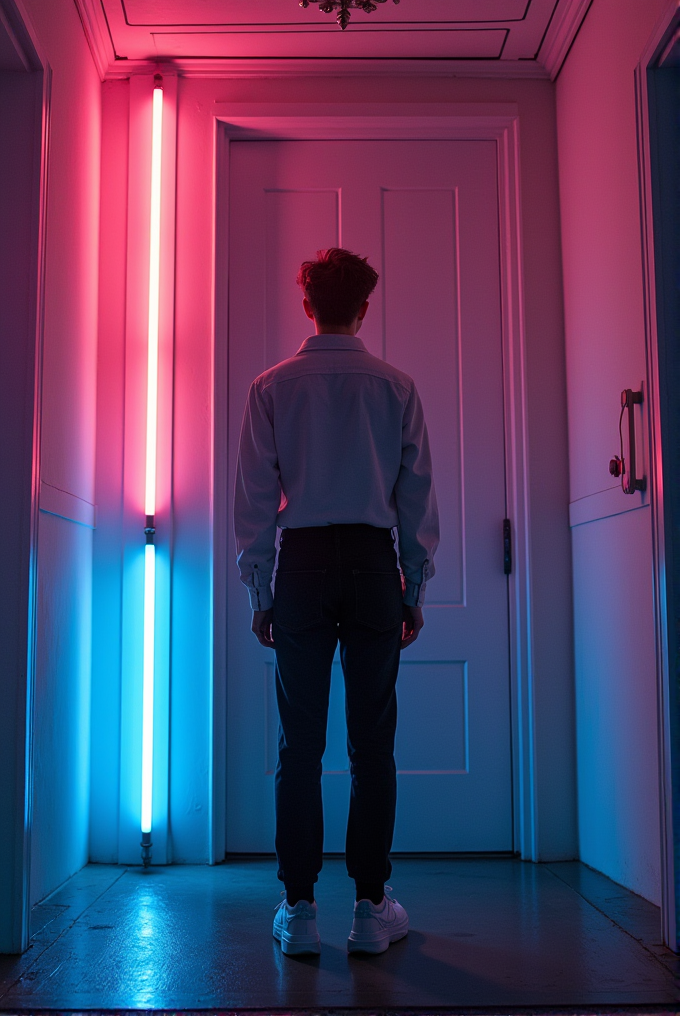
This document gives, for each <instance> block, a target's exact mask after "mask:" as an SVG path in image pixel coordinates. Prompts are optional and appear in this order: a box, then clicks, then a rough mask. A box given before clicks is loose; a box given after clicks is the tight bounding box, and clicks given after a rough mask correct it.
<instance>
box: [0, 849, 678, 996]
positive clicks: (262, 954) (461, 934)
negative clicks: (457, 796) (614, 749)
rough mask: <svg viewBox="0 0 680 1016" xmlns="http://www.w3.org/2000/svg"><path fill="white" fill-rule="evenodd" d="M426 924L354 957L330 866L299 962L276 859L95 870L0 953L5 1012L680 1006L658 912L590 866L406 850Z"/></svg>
mask: <svg viewBox="0 0 680 1016" xmlns="http://www.w3.org/2000/svg"><path fill="white" fill-rule="evenodd" d="M393 866H394V871H393V874H392V877H391V879H390V885H392V886H393V890H394V891H393V895H394V896H395V897H396V899H398V900H399V902H400V903H402V904H403V905H404V906H405V907H406V909H407V910H408V913H409V916H410V922H411V930H410V932H409V934H408V936H407V937H406V938H405V939H403V940H402V941H400V942H397V943H395V944H394V945H392V946H391V947H390V949H389V950H388V951H387V952H386V953H384V954H382V955H380V956H373V957H371V956H351V957H350V956H349V955H348V953H347V951H346V939H347V934H348V932H349V929H350V927H351V921H352V901H353V898H354V894H353V883H351V882H350V880H349V879H348V877H347V873H346V869H345V865H344V860H343V859H342V858H338V857H332V858H331V857H328V858H326V859H325V862H324V869H323V871H322V873H321V876H320V880H319V882H318V883H317V887H316V888H317V902H318V905H319V918H318V924H319V931H320V934H321V942H322V948H321V956H320V957H299V958H297V959H295V958H290V957H287V956H284V955H283V954H282V953H281V949H280V946H279V944H278V943H277V942H276V941H275V939H274V938H273V937H272V933H271V932H272V921H273V918H274V909H275V907H276V906H277V904H278V902H279V901H280V899H281V898H282V897H281V896H280V895H279V891H280V889H282V888H283V887H282V885H281V883H279V882H278V881H277V878H276V862H275V859H274V858H273V857H271V858H270V857H265V858H247V859H244V858H238V859H231V860H228V861H227V862H225V863H224V864H221V865H218V866H216V867H212V868H211V867H207V866H184V865H178V866H176V867H167V868H151V869H148V870H146V871H145V870H144V869H142V868H141V867H140V868H135V867H130V868H125V867H117V866H114V865H94V864H91V865H87V866H86V867H85V868H83V869H82V871H80V872H78V873H77V874H76V875H74V876H73V878H71V879H69V881H68V882H67V883H65V884H64V885H63V886H62V887H61V888H60V889H58V890H57V891H56V892H55V893H53V894H52V895H51V896H50V897H49V898H48V899H47V900H46V901H45V902H43V903H42V904H40V905H38V906H36V907H35V908H34V911H33V924H32V940H31V945H30V948H29V949H28V950H27V952H25V953H24V954H23V955H22V956H0V1010H4V1011H7V1010H12V1009H14V1010H18V1009H24V1010H33V1011H35V1010H36V1009H66V1010H69V1009H70V1010H83V1009H181V1008H184V1009H192V1008H194V1009H201V1008H203V1009H205V1008H215V1009H230V1008H231V1009H236V1008H244V1009H246V1008H252V1009H258V1008H259V1009H269V1008H281V1007H290V1008H295V1007H298V1008H303V1007H305V1008H316V1009H321V1008H331V1009H333V1008H334V1009H340V1008H343V1007H349V1008H351V1007H357V1008H370V1007H380V1008H387V1009H395V1008H403V1007H423V1008H434V1007H451V1008H458V1009H461V1008H465V1007H481V1006H488V1007H494V1006H500V1007H506V1006H507V1007H513V1006H514V1007H522V1006H534V1007H537V1006H546V1007H549V1006H553V1007H559V1006H594V1007H595V1006H603V1005H624V1006H625V1005H629V1006H630V1005H645V1004H646V1005H667V1006H668V1007H669V1008H675V1003H676V1002H678V1001H680V988H679V983H678V979H677V975H678V972H680V957H676V956H675V955H674V954H673V953H671V952H670V951H668V950H667V949H665V948H663V947H662V946H661V945H660V944H659V942H660V934H659V912H658V909H657V908H656V907H654V906H653V905H652V904H650V903H648V902H646V901H645V900H642V899H641V898H640V897H638V896H635V895H634V894H632V893H630V892H628V891H627V890H625V889H622V888H621V887H620V886H617V885H615V884H614V883H613V882H610V881H609V880H608V879H606V878H604V876H602V875H598V874H597V873H595V872H593V871H591V870H590V869H588V868H586V867H585V866H583V865H581V864H579V863H577V862H565V863H559V864H540V865H534V864H529V863H523V862H521V861H518V860H515V859H511V858H453V859H452V858H445V859H438V858H436V857H429V858H427V859H423V858H409V857H398V856H397V857H393Z"/></svg>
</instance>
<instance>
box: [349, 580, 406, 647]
mask: <svg viewBox="0 0 680 1016" xmlns="http://www.w3.org/2000/svg"><path fill="white" fill-rule="evenodd" d="M353 575H354V592H355V596H356V619H357V621H359V623H360V624H365V625H368V627H369V628H375V629H376V630H377V631H388V630H389V629H390V628H394V627H396V625H398V624H400V623H401V620H402V615H403V607H402V603H403V596H402V589H401V575H400V573H399V571H398V570H396V569H395V570H393V571H362V570H359V569H356V568H355V569H353Z"/></svg>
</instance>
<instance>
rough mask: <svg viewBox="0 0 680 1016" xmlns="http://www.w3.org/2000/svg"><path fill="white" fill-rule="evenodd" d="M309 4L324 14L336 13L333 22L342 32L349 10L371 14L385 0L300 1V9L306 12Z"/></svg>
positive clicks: (397, 1)
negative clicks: (317, 6) (334, 21)
mask: <svg viewBox="0 0 680 1016" xmlns="http://www.w3.org/2000/svg"><path fill="white" fill-rule="evenodd" d="M310 3H312V4H318V5H319V10H320V11H323V12H324V14H332V13H333V11H337V12H338V15H337V17H336V19H335V20H336V21H337V23H338V24H339V25H340V28H341V29H342V30H343V32H344V31H345V29H346V28H347V26H348V24H349V19H350V18H351V17H352V15H351V14H350V11H351V10H356V11H363V12H364V13H365V14H372V13H373V11H377V9H378V4H385V3H387V0H300V7H304V8H305V10H306V9H307V7H309V5H310ZM392 3H395V4H398V3H399V0H392Z"/></svg>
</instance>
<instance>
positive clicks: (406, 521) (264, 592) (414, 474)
mask: <svg viewBox="0 0 680 1016" xmlns="http://www.w3.org/2000/svg"><path fill="white" fill-rule="evenodd" d="M357 522H363V523H366V524H368V525H370V526H378V527H380V528H384V529H393V528H394V527H395V526H396V527H397V530H398V537H399V543H398V546H399V564H400V567H401V571H402V574H403V577H404V580H405V581H404V603H407V604H410V605H412V606H421V605H422V603H423V600H424V594H425V584H426V582H427V579H428V578H430V577H431V576H432V575H434V571H435V569H434V563H433V558H434V552H435V550H436V548H437V545H438V543H439V516H438V512H437V500H436V496H435V490H434V485H433V481H432V464H431V459H430V447H429V441H428V436H427V427H426V425H425V418H424V416H423V408H422V404H421V402H420V397H419V396H418V392H417V391H416V386H415V383H414V382H413V379H412V378H410V377H409V375H408V374H405V373H404V372H403V371H401V370H397V369H396V367H392V366H391V365H390V364H389V363H385V361H384V360H381V359H379V358H378V357H376V356H372V355H371V353H369V352H368V350H367V349H366V346H365V345H364V343H363V342H362V341H361V339H359V338H357V337H356V336H354V335H312V336H310V337H309V338H307V339H305V341H304V342H303V343H302V345H301V346H300V348H299V350H298V352H297V353H296V354H295V356H292V357H290V359H288V360H283V361H282V362H281V363H278V364H277V365H276V366H275V367H271V368H270V369H269V370H266V371H265V372H264V373H263V374H260V376H259V377H257V378H255V380H254V381H253V382H252V384H251V386H250V390H249V392H248V399H247V402H246V407H245V412H244V415H243V425H242V428H241V438H240V445H239V454H238V462H237V467H236V490H235V498H234V533H235V537H236V552H237V563H238V566H239V571H240V575H241V581H242V582H243V583H244V584H245V585H246V586H247V588H248V590H249V594H250V605H251V607H252V608H253V610H267V609H268V608H269V607H271V606H272V603H273V596H272V590H271V581H272V575H273V571H274V562H275V559H276V529H277V526H279V527H281V528H285V527H292V528H299V527H302V526H326V525H333V524H335V523H357Z"/></svg>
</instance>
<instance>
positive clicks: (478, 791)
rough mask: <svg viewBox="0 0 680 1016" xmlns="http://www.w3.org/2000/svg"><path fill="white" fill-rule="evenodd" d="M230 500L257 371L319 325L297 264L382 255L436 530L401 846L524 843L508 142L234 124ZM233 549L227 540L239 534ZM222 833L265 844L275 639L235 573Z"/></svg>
mask: <svg viewBox="0 0 680 1016" xmlns="http://www.w3.org/2000/svg"><path fill="white" fill-rule="evenodd" d="M231 151H232V156H231V172H230V188H231V192H230V210H231V211H230V293H229V304H230V339H229V342H230V348H229V370H230V422H229V426H230V470H229V472H230V500H231V497H232V496H233V474H234V468H235V461H236V451H237V445H238V434H239V429H240V422H241V415H242V412H243V406H244V403H245V398H246V393H247V390H248V385H249V384H250V381H251V380H252V379H253V378H254V377H255V376H256V375H257V374H259V373H260V372H261V371H262V370H264V369H265V368H266V367H268V366H271V365H272V364H274V363H277V362H278V361H279V360H281V359H283V358H285V357H287V356H292V355H294V353H295V352H296V351H297V349H298V348H299V346H300V343H301V342H302V340H303V339H304V338H305V336H307V335H308V334H310V331H311V330H312V328H310V322H308V320H307V318H306V317H305V316H304V312H303V311H302V307H301V293H300V291H299V290H298V289H297V287H296V285H295V277H296V274H297V270H298V267H299V265H300V263H301V262H302V261H303V260H305V259H309V258H313V257H314V256H315V253H316V251H317V250H318V249H320V248H323V247H327V246H334V245H342V246H346V247H348V248H350V249H351V250H354V251H356V252H357V253H359V254H361V255H368V256H369V259H370V261H371V263H372V264H373V265H374V266H375V267H376V269H377V270H378V271H379V272H380V276H381V279H380V283H379V285H378V288H377V290H376V292H375V293H374V294H373V296H372V297H371V301H370V308H369V312H368V315H367V317H366V321H365V323H364V326H363V327H362V330H361V333H360V334H361V337H362V339H363V340H364V342H365V343H366V345H367V347H368V348H369V350H370V351H371V352H372V353H374V354H375V355H377V356H382V357H384V358H385V359H387V360H388V361H389V362H390V363H393V364H394V365H395V366H397V367H399V368H401V369H402V370H405V371H406V372H407V373H409V374H410V375H411V376H412V377H413V378H414V380H415V382H416V385H417V387H418V390H419V392H420V395H421V398H422V400H423V405H424V409H425V414H426V419H427V421H428V429H429V433H430V440H431V446H432V456H433V466H434V474H435V483H436V489H437V496H438V501H439V506H440V513H441V531H442V539H441V544H440V547H439V550H438V552H437V555H436V566H437V574H436V576H435V577H434V578H433V579H432V580H431V581H430V582H429V584H428V588H427V596H426V607H425V621H426V625H425V628H424V630H423V632H422V634H421V636H420V638H419V639H418V641H417V642H416V643H414V645H413V646H411V647H410V648H408V649H407V650H405V651H404V653H403V654H402V663H401V668H400V673H399V679H398V684H397V697H398V711H399V722H398V730H397V743H396V749H395V756H396V761H397V768H398V781H399V786H398V804H397V824H396V829H395V839H394V845H393V849H394V850H395V851H399V850H422V851H429V850H431V851H440V850H451V851H482V850H484V851H486V850H489V851H491V850H510V849H512V820H511V816H512V800H511V750H510V687H509V660H508V615H507V580H506V578H505V576H504V575H503V567H502V547H501V521H502V519H503V517H504V515H505V474H504V434H503V393H502V359H501V331H500V327H501V326H500V291H499V251H498V218H497V214H498V213H497V182H496V148H495V144H494V143H493V142H488V141H471V142H461V141H442V142H410V141H396V142H386V141H380V142H359V141H356V142H355V141H352V142H232V145H231ZM231 554H232V558H231V559H232V561H234V555H235V551H234V547H233V540H232V543H231ZM229 582H230V585H229V604H230V610H229V674H228V710H229V714H228V801H227V816H228V818H227V849H228V850H229V851H257V852H259V851H271V850H273V842H274V796H273V775H274V769H275V765H276V743H277V728H278V717H277V713H276V700H275V696H274V665H273V664H274V654H273V652H272V651H271V650H267V649H264V648H262V647H261V646H260V645H259V644H258V643H257V642H256V640H255V638H254V636H253V635H252V633H251V632H250V611H249V608H248V598H247V595H246V592H245V590H244V589H243V587H242V586H241V584H240V582H239V579H238V572H237V569H236V566H235V563H234V564H233V565H232V566H231V567H230V579H229ZM323 794H324V819H325V849H326V850H327V851H343V850H344V840H345V827H346V818H347V806H348V801H349V772H348V764H347V754H346V731H345V719H344V688H343V680H342V671H341V668H340V665H339V660H338V656H337V654H336V660H335V662H334V664H333V670H332V680H331V700H330V707H329V721H328V741H327V748H326V753H325V755H324V775H323Z"/></svg>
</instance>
